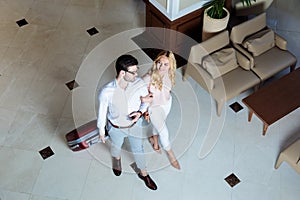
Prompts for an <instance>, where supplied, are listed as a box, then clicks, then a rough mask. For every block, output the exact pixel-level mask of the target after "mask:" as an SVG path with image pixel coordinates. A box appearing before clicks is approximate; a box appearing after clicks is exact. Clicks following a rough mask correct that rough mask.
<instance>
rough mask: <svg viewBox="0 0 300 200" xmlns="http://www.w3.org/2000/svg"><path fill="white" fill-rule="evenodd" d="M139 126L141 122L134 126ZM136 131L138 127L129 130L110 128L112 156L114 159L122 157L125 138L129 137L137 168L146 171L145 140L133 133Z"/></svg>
mask: <svg viewBox="0 0 300 200" xmlns="http://www.w3.org/2000/svg"><path fill="white" fill-rule="evenodd" d="M139 121H140V120H139ZM138 124H139V122H137V124H135V125H134V126H139V125H138ZM133 129H135V130H133ZM136 129H137V127H135V128H128V129H118V128H114V127H112V126H109V136H110V139H111V143H112V145H111V155H112V156H113V157H121V150H122V145H123V143H124V139H125V137H128V141H129V143H130V147H131V151H132V153H133V156H134V159H135V162H136V165H137V167H138V168H139V169H140V170H145V169H146V164H145V156H144V147H143V138H142V137H138V136H136V135H137V134H132V133H131V132H132V131H136ZM141 131H142V130H141Z"/></svg>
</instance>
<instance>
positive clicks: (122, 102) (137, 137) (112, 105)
mask: <svg viewBox="0 0 300 200" xmlns="http://www.w3.org/2000/svg"><path fill="white" fill-rule="evenodd" d="M137 64H138V61H137V60H136V58H134V57H133V56H131V55H122V56H120V57H119V58H118V59H117V61H116V64H115V67H116V72H117V76H116V78H115V79H114V80H113V81H111V82H109V83H108V84H106V85H105V86H104V87H103V88H102V89H101V92H100V94H99V114H98V123H97V126H98V128H99V131H100V139H101V140H102V142H105V139H104V138H105V125H107V126H108V131H109V135H110V139H111V143H112V145H111V155H112V169H113V172H114V174H115V175H116V176H120V175H121V173H122V167H121V148H122V144H123V142H124V138H125V137H127V138H128V141H129V143H130V146H131V150H132V153H133V156H134V159H135V162H136V165H137V167H138V168H139V170H140V172H139V173H138V177H139V178H141V179H142V180H143V181H144V182H145V184H146V186H147V187H148V188H150V189H152V190H156V189H157V186H156V184H155V182H154V181H153V180H152V179H151V178H150V176H149V174H148V173H147V170H146V165H145V158H144V148H143V140H142V131H141V126H139V124H141V121H142V120H139V119H140V117H141V115H142V113H144V112H145V111H146V110H147V107H148V104H147V103H142V102H141V97H147V95H148V89H147V86H146V84H145V83H144V81H143V80H142V79H141V78H139V77H137V75H138V74H137V71H138V67H137Z"/></svg>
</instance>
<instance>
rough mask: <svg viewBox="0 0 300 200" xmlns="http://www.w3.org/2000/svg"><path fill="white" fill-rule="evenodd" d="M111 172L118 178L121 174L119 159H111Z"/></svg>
mask: <svg viewBox="0 0 300 200" xmlns="http://www.w3.org/2000/svg"><path fill="white" fill-rule="evenodd" d="M112 170H113V172H114V174H115V175H116V176H120V175H121V173H122V167H121V158H120V159H116V158H115V157H113V158H112Z"/></svg>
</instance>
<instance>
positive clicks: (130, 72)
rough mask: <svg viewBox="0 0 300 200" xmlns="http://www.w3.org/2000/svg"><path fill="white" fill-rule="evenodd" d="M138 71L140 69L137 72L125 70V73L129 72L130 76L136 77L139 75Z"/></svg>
mask: <svg viewBox="0 0 300 200" xmlns="http://www.w3.org/2000/svg"><path fill="white" fill-rule="evenodd" d="M138 70H139V68H137V70H136V71H134V72H132V71H128V70H124V71H125V72H128V73H129V74H132V75H136V74H138Z"/></svg>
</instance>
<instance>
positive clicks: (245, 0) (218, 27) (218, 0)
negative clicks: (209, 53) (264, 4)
mask: <svg viewBox="0 0 300 200" xmlns="http://www.w3.org/2000/svg"><path fill="white" fill-rule="evenodd" d="M240 1H241V2H242V4H243V5H244V6H250V5H251V1H254V2H255V1H256V0H240ZM204 8H205V11H204V17H203V31H205V32H208V33H214V32H219V31H222V30H224V29H225V28H226V27H227V24H228V21H229V17H230V14H229V11H228V10H227V9H226V8H225V0H211V1H209V2H207V3H206V4H204Z"/></svg>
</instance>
